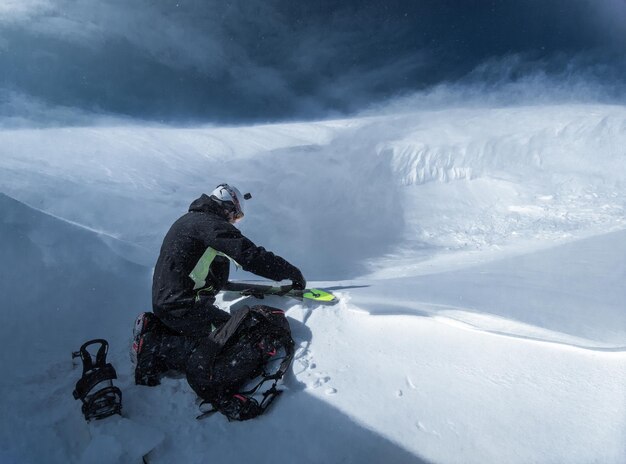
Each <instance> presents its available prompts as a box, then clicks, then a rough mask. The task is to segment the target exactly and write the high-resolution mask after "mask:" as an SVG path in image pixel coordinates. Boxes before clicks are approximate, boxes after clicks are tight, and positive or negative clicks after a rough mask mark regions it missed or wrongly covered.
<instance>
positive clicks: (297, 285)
mask: <svg viewBox="0 0 626 464" xmlns="http://www.w3.org/2000/svg"><path fill="white" fill-rule="evenodd" d="M291 286H292V288H293V289H294V290H304V289H305V288H306V279H305V278H304V276H303V275H302V272H300V269H298V268H297V267H296V268H294V273H293V275H292V276H291Z"/></svg>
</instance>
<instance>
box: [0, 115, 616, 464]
mask: <svg viewBox="0 0 626 464" xmlns="http://www.w3.org/2000/svg"><path fill="white" fill-rule="evenodd" d="M624 147H626V109H625V108H624V107H619V106H610V105H543V106H527V107H523V106H519V107H502V108H489V107H483V108H479V107H473V108H452V109H448V110H412V111H405V112H402V113H400V112H397V113H393V114H386V115H384V116H368V117H361V118H353V119H345V120H331V121H319V122H315V123H290V124H286V123H285V124H274V125H260V126H251V127H210V126H207V127H194V128H174V127H162V126H142V125H132V124H129V123H124V124H120V125H118V126H103V125H101V126H92V127H72V128H47V129H18V130H15V129H3V130H0V211H1V215H0V224H1V227H0V240H2V243H3V246H2V247H0V262H1V263H2V264H1V265H0V290H1V294H2V295H3V299H2V312H1V314H2V316H1V317H2V320H1V322H2V323H1V324H0V359H1V361H2V366H3V368H4V372H5V373H4V375H3V376H2V381H1V382H0V398H1V399H0V404H1V407H2V411H3V412H4V414H3V419H2V420H1V421H0V432H1V433H0V462H2V463H4V462H7V463H31V462H32V463H38V462H49V463H67V462H77V463H118V462H119V463H126V462H141V456H142V455H143V454H145V453H146V452H148V451H150V450H152V451H151V452H150V454H149V462H151V463H168V462H189V463H194V462H205V461H206V460H207V459H208V458H211V459H215V458H216V457H219V461H220V462H223V463H225V462H247V461H250V462H276V461H285V462H304V463H306V462H311V463H313V462H354V463H361V462H382V461H385V462H392V463H393V462H397V463H407V462H418V463H419V462H432V463H456V462H464V463H474V462H475V463H485V462H510V463H528V462H570V463H588V462H602V463H622V462H625V461H626V446H625V445H624V443H626V396H625V395H624V391H625V388H626V312H625V311H624V303H623V302H624V301H625V300H626V298H625V297H626V287H625V286H624V285H623V282H624V279H625V278H626V264H624V259H623V257H624V256H625V255H626V216H625V214H624V207H625V205H626V183H625V181H624V179H625V178H626V162H625V159H626V151H625V150H626V149H625V148H624ZM223 181H227V182H230V183H232V184H234V185H237V186H238V187H240V188H241V189H242V190H244V191H250V192H252V194H253V199H252V200H251V201H250V203H249V204H248V205H247V216H246V219H245V221H243V222H242V223H241V228H242V230H243V231H244V233H246V234H247V235H248V236H249V237H250V238H252V239H253V240H254V241H255V242H257V243H258V244H260V245H263V246H265V247H266V248H268V249H270V250H272V251H275V252H276V253H278V254H280V255H282V256H284V257H285V258H287V259H289V260H290V261H291V262H293V263H295V264H297V265H298V266H300V267H301V268H302V270H303V272H304V274H305V276H306V277H307V278H308V279H309V281H310V282H309V284H310V286H318V287H320V288H327V289H331V291H333V292H334V293H335V294H336V295H338V296H339V298H340V302H339V304H337V305H336V306H315V305H314V304H313V303H299V302H297V301H295V300H286V299H280V298H278V297H270V298H267V299H266V300H265V303H266V304H270V305H273V306H277V307H280V308H283V309H286V310H287V315H288V317H289V320H290V323H291V325H292V328H293V333H294V338H295V339H296V343H297V345H298V350H297V353H296V360H295V361H294V364H293V369H292V371H291V372H290V373H289V375H288V377H287V378H286V380H285V388H286V393H285V394H284V395H282V397H281V398H280V399H279V400H278V401H277V402H276V403H275V405H273V407H272V409H271V411H270V412H269V414H267V416H263V417H262V418H260V419H257V420H253V421H249V422H245V423H229V422H227V421H226V419H225V418H224V417H222V416H212V417H210V418H208V419H204V420H202V421H197V420H196V419H195V417H196V415H197V414H198V406H197V405H198V402H197V400H196V398H195V395H194V394H193V392H192V390H191V389H190V387H189V386H188V385H187V384H186V382H185V380H184V379H181V378H172V379H166V380H165V381H164V382H163V384H162V385H161V386H159V387H156V388H147V387H140V386H135V385H134V382H133V377H132V372H131V366H130V362H129V359H128V348H129V342H130V334H131V331H132V322H133V320H134V317H135V316H136V315H137V314H138V313H139V312H141V311H143V310H147V309H149V308H150V284H151V272H152V266H153V265H154V262H155V261H156V256H157V253H158V250H159V246H160V241H161V240H162V238H163V235H164V233H165V232H166V231H167V228H168V227H169V226H170V225H171V223H172V222H173V221H174V220H175V219H176V218H177V217H178V216H180V215H181V214H183V213H184V212H185V211H186V208H187V206H188V204H189V203H190V202H191V201H192V200H193V199H194V198H196V197H197V196H198V195H199V194H200V193H202V192H207V191H208V190H210V189H212V188H213V187H214V186H215V185H216V184H218V183H220V182H223ZM234 277H235V278H236V279H247V278H250V275H249V274H247V273H244V272H242V271H237V272H235V273H234ZM227 298H230V297H227V296H225V297H224V298H220V299H219V304H220V305H221V306H222V307H224V308H227V307H228V306H229V305H231V304H236V305H239V304H243V303H244V302H245V303H250V302H251V301H254V300H250V299H236V300H230V299H227ZM95 337H103V338H106V339H107V340H108V341H109V342H110V344H111V351H110V353H109V359H110V360H111V362H112V363H113V364H114V365H115V367H116V369H117V371H118V375H119V378H118V379H117V380H116V381H115V385H117V386H119V387H120V388H121V389H122V391H123V395H124V396H123V406H124V417H111V418H108V419H105V420H103V421H97V422H94V423H91V424H89V425H87V424H86V423H85V421H84V419H83V417H82V415H81V412H80V404H79V402H77V401H74V399H73V398H72V395H71V392H72V390H73V388H74V384H75V382H76V380H78V378H79V377H80V368H79V367H77V366H73V365H72V362H71V359H70V353H71V352H72V351H75V350H77V349H78V348H79V347H80V345H81V344H82V343H83V342H84V341H86V340H88V339H90V338H95Z"/></svg>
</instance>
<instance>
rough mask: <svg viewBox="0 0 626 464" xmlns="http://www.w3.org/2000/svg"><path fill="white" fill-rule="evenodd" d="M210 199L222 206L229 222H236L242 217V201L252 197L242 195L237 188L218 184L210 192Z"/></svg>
mask: <svg viewBox="0 0 626 464" xmlns="http://www.w3.org/2000/svg"><path fill="white" fill-rule="evenodd" d="M210 197H211V198H213V199H214V200H216V201H217V202H218V203H220V204H221V205H222V206H224V209H225V210H226V214H227V215H228V219H229V221H231V222H237V221H239V220H241V219H242V218H243V216H244V212H243V210H244V200H249V199H250V198H252V195H250V194H249V193H246V194H245V195H242V194H241V192H240V191H239V189H238V188H237V187H231V186H230V185H228V184H220V185H218V186H217V187H216V188H215V190H213V191H212V192H211V195H210Z"/></svg>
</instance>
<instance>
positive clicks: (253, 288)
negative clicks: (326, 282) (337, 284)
mask: <svg viewBox="0 0 626 464" xmlns="http://www.w3.org/2000/svg"><path fill="white" fill-rule="evenodd" d="M222 290H223V291H225V292H237V293H239V294H241V295H244V296H253V297H255V298H263V297H265V296H269V295H274V296H288V297H290V298H295V299H298V300H307V301H315V302H316V303H320V304H335V303H337V302H338V301H339V300H338V299H337V297H336V296H335V295H333V294H332V293H330V292H327V291H325V290H320V289H317V288H307V289H305V290H294V289H293V288H292V287H291V285H269V284H256V283H248V282H228V283H227V284H226V285H225V286H224V288H223V289H222Z"/></svg>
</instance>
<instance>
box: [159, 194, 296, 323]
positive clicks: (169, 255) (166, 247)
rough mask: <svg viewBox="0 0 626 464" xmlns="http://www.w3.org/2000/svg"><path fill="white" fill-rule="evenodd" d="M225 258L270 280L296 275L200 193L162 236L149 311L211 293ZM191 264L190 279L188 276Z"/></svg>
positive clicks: (224, 274)
mask: <svg viewBox="0 0 626 464" xmlns="http://www.w3.org/2000/svg"><path fill="white" fill-rule="evenodd" d="M214 252H218V253H217V255H215V253H214ZM223 255H225V256H223ZM203 256H204V257H205V258H204V260H203V261H204V262H205V264H206V263H207V262H209V261H210V262H211V264H210V266H209V267H208V273H206V272H203V271H202V269H199V268H201V267H202V266H197V265H198V264H199V261H200V259H201V258H202V257H203ZM213 256H214V258H213V259H212V261H211V258H212V257H213ZM228 258H230V259H232V260H234V261H235V262H236V263H237V264H238V265H240V266H241V267H242V268H243V269H244V270H246V271H249V272H252V273H253V274H257V275H259V276H261V277H265V278H267V279H271V280H276V281H279V280H283V279H292V278H293V277H295V276H297V275H298V274H299V270H298V269H297V268H296V267H294V266H293V265H291V264H289V263H288V262H287V261H286V260H284V259H283V258H281V257H280V256H276V255H275V254H273V253H271V252H269V251H266V250H265V249H264V248H262V247H258V246H256V245H255V244H254V243H252V242H251V241H250V240H249V239H247V238H246V237H244V236H243V234H242V233H241V232H240V231H239V229H237V228H236V227H235V226H233V225H232V224H230V223H229V222H228V221H227V220H226V217H225V215H224V212H223V210H222V208H221V207H220V205H219V204H218V203H216V202H214V201H213V200H212V199H211V198H209V197H208V196H207V195H204V194H203V195H202V196H201V197H200V198H198V199H197V200H195V201H194V202H193V203H192V204H191V206H190V207H189V212H188V213H187V214H185V215H184V216H182V217H181V218H180V219H178V220H177V221H176V222H175V223H174V224H173V225H172V227H171V228H170V230H169V232H168V233H167V235H166V236H165V239H164V240H163V245H162V246H161V253H160V255H159V259H158V260H157V263H156V267H155V269H154V277H153V281H152V305H153V309H154V312H155V313H156V314H159V313H161V314H162V313H163V312H164V311H171V310H179V309H184V308H189V307H191V306H192V305H193V304H194V300H195V299H196V296H198V295H205V297H212V296H213V295H215V294H216V293H217V292H219V291H220V290H221V289H222V288H223V286H224V285H225V284H226V282H227V281H228V274H229V267H230V266H229V259H228ZM194 269H195V270H196V272H195V273H194V275H195V277H196V281H194V279H192V277H190V274H191V273H192V271H193V270H194ZM198 269H199V272H198ZM205 271H206V268H205ZM198 275H199V276H200V278H198ZM203 277H204V279H202V278H203ZM203 282H204V283H203ZM194 287H195V288H194Z"/></svg>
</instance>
